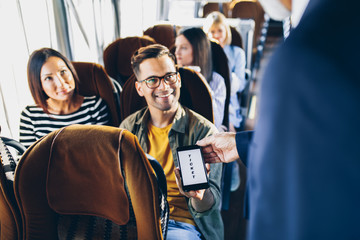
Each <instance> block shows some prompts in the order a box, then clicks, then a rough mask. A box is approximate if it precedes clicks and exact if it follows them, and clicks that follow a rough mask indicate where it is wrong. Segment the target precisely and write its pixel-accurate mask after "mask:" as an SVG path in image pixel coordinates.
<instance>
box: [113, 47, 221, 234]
mask: <svg viewBox="0 0 360 240" xmlns="http://www.w3.org/2000/svg"><path fill="white" fill-rule="evenodd" d="M131 64H132V68H133V70H134V73H135V75H136V78H137V81H136V82H135V87H136V90H137V92H138V94H139V95H140V96H142V97H144V98H145V100H146V103H147V107H145V108H143V109H141V110H139V111H137V112H135V113H134V114H132V115H130V116H129V117H127V118H126V119H125V120H124V121H123V122H122V123H121V125H120V127H121V128H125V129H128V130H129V131H131V132H132V133H133V134H135V135H136V136H137V137H138V139H139V142H140V145H141V147H142V148H143V149H144V151H145V152H146V153H148V154H150V155H151V156H153V157H155V158H156V159H157V160H158V161H159V162H160V164H161V165H162V167H163V169H164V172H165V175H166V180H167V187H168V189H167V194H168V202H169V207H170V221H169V228H168V233H167V239H170V240H171V239H202V238H205V239H223V238H224V229H223V223H222V219H221V215H220V211H219V207H220V199H221V198H220V196H221V195H220V182H221V172H222V164H215V165H211V170H210V172H209V185H210V187H209V188H208V189H202V190H197V191H189V192H185V191H183V190H182V188H181V184H180V179H179V175H178V170H176V171H175V169H176V167H178V161H177V157H176V148H177V147H179V146H187V145H194V144H195V143H196V141H197V140H200V139H202V138H203V137H205V136H209V135H211V134H213V133H216V132H217V129H216V127H215V126H214V125H213V124H212V123H211V122H209V121H208V120H207V119H205V118H204V117H202V116H201V115H199V114H197V113H195V112H193V111H192V110H190V109H187V108H186V107H183V106H181V104H180V103H179V97H180V88H181V78H180V74H179V73H178V72H177V71H176V67H175V57H174V56H173V54H171V53H170V51H169V50H168V49H167V48H166V47H164V46H162V45H159V44H154V45H150V46H147V47H143V48H140V49H139V50H138V51H137V52H135V54H134V55H133V57H132V59H131ZM175 172H176V174H175Z"/></svg>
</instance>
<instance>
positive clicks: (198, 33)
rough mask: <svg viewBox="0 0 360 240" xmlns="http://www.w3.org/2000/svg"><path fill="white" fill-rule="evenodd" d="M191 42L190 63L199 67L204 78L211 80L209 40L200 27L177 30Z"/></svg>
mask: <svg viewBox="0 0 360 240" xmlns="http://www.w3.org/2000/svg"><path fill="white" fill-rule="evenodd" d="M179 35H183V36H184V37H185V38H186V39H187V40H188V41H189V42H190V44H191V46H192V49H193V62H192V65H195V66H199V67H200V68H201V74H202V75H204V77H205V78H206V80H207V81H208V82H210V81H211V80H212V57H211V45H210V40H209V39H208V37H207V36H206V34H205V32H204V31H203V30H202V29H201V28H196V27H192V28H185V29H182V30H181V31H180V32H179Z"/></svg>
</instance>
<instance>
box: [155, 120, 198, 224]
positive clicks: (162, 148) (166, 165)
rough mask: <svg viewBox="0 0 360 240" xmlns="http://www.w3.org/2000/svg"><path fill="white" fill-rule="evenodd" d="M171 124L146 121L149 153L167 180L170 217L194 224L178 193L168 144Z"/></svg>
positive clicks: (184, 202) (183, 199) (182, 197)
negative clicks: (161, 168) (164, 125)
mask: <svg viewBox="0 0 360 240" xmlns="http://www.w3.org/2000/svg"><path fill="white" fill-rule="evenodd" d="M171 126H172V124H170V125H168V126H166V127H164V128H158V127H155V126H154V125H152V124H151V123H150V122H149V123H148V130H149V131H148V139H149V147H148V150H149V152H148V153H149V154H150V155H151V156H153V157H154V158H156V159H157V160H158V161H159V162H160V165H161V166H162V167H163V169H164V173H165V176H166V182H167V200H168V202H169V210H170V219H172V220H175V221H179V222H185V223H190V224H192V225H194V226H196V224H195V222H194V220H193V218H192V216H191V214H190V212H189V209H188V206H187V203H186V200H185V197H184V196H183V195H182V194H180V192H179V188H178V186H177V184H176V180H175V173H174V169H175V165H174V160H173V155H172V152H171V149H170V145H169V138H168V135H169V131H170V129H171Z"/></svg>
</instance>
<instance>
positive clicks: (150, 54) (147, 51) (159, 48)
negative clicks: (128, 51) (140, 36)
mask: <svg viewBox="0 0 360 240" xmlns="http://www.w3.org/2000/svg"><path fill="white" fill-rule="evenodd" d="M164 55H167V56H169V57H170V58H171V59H172V61H173V62H174V65H175V56H174V55H173V54H172V53H171V52H170V51H169V49H168V48H167V47H165V46H163V45H161V44H152V45H149V46H146V47H141V48H139V49H138V50H137V51H136V52H135V53H134V54H133V56H132V57H131V67H132V69H133V71H134V73H135V75H136V76H138V75H139V73H140V68H139V66H140V64H141V63H142V62H143V61H144V60H146V59H149V58H160V57H162V56H164Z"/></svg>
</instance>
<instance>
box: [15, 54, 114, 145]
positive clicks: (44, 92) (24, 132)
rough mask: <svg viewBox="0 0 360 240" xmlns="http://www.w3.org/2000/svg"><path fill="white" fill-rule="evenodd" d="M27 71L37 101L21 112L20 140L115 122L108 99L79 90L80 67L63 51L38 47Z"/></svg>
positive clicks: (26, 140)
mask: <svg viewBox="0 0 360 240" xmlns="http://www.w3.org/2000/svg"><path fill="white" fill-rule="evenodd" d="M27 75H28V83H29V87H30V91H31V94H32V97H33V98H34V101H35V104H33V105H28V106H26V107H25V109H24V110H23V111H22V112H21V116H20V142H21V143H22V144H23V145H24V146H25V147H27V148H28V147H29V146H30V145H31V144H33V143H34V142H35V141H37V140H38V139H40V138H41V137H43V136H45V135H47V134H48V133H50V132H52V131H54V130H57V129H59V128H62V127H65V126H68V125H72V124H98V125H110V124H111V115H110V112H109V108H108V106H107V105H106V103H105V101H103V100H102V99H101V98H99V97H96V96H91V97H84V96H81V95H80V94H79V89H78V85H79V79H78V76H77V74H76V71H75V69H74V67H73V65H72V64H71V62H70V61H69V60H68V59H67V58H66V57H65V56H63V55H62V54H61V53H59V52H57V51H55V50H53V49H51V48H42V49H39V50H36V51H34V52H33V53H32V54H31V56H30V58H29V62H28V67H27Z"/></svg>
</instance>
